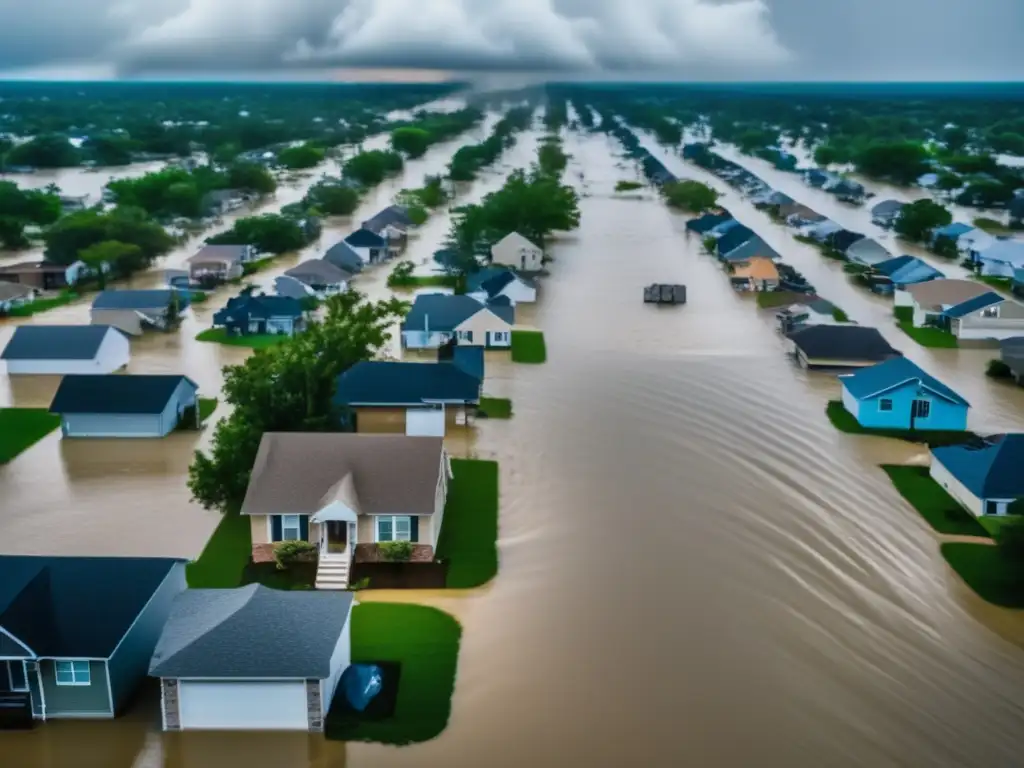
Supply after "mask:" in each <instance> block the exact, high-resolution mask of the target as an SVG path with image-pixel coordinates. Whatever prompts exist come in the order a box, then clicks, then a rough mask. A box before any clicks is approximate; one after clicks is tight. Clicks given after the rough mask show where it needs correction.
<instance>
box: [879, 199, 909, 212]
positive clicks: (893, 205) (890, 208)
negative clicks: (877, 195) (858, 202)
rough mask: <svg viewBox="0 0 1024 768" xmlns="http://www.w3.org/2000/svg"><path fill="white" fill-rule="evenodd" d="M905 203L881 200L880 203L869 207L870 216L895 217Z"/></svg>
mask: <svg viewBox="0 0 1024 768" xmlns="http://www.w3.org/2000/svg"><path fill="white" fill-rule="evenodd" d="M904 205H906V203H901V202H900V201H899V200H883V201H882V202H880V203H876V204H875V205H873V206H871V215H872V216H895V215H896V214H897V213H899V212H900V211H901V210H903V206H904Z"/></svg>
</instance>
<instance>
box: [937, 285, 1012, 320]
mask: <svg viewBox="0 0 1024 768" xmlns="http://www.w3.org/2000/svg"><path fill="white" fill-rule="evenodd" d="M1004 301H1006V299H1005V298H1003V297H1002V296H1000V295H999V294H998V293H996V292H995V291H989V292H988V293H983V294H981V295H980V296H975V297H974V298H973V299H968V300H967V301H963V302H961V303H959V304H955V305H954V306H952V307H950V308H949V309H947V310H945V311H944V312H943V313H942V314H943V315H945V316H946V317H965V316H967V315H969V314H971V313H972V312H977V311H978V310H979V309H984V308H985V307H992V306H995V305H996V304H1002V303H1003V302H1004Z"/></svg>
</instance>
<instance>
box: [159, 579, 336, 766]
mask: <svg viewBox="0 0 1024 768" xmlns="http://www.w3.org/2000/svg"><path fill="white" fill-rule="evenodd" d="M354 603H355V601H354V599H353V595H352V593H351V592H342V591H331V592H313V591H291V592H287V591H283V590H277V589H271V588H269V587H264V586H263V585H261V584H249V585H248V586H245V587H239V588H237V589H189V590H186V591H185V592H182V593H181V594H179V595H178V596H177V597H176V598H175V600H174V602H173V604H172V605H171V611H170V616H169V617H168V619H167V623H166V624H165V625H164V628H163V632H162V633H161V635H160V639H159V642H158V643H157V645H156V649H155V650H154V652H153V656H152V659H151V661H150V663H149V674H150V676H152V677H156V678H159V679H160V712H161V720H162V725H163V730H165V731H189V730H219V731H225V730H260V731H313V732H319V731H323V728H324V718H325V717H326V716H327V711H328V710H329V709H330V707H331V701H332V700H333V699H334V693H335V691H336V690H337V687H338V682H339V681H340V680H341V675H342V673H343V672H344V671H345V670H346V669H347V668H348V667H349V665H350V664H351V658H352V647H351V646H352V641H351V633H352V606H353V605H354ZM228 762H230V759H228Z"/></svg>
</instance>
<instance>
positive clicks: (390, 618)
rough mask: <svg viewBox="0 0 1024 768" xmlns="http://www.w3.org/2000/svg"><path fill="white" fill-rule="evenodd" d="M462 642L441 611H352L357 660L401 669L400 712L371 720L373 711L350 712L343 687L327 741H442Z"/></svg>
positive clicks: (372, 607) (389, 607) (384, 607)
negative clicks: (393, 665) (389, 664)
mask: <svg viewBox="0 0 1024 768" xmlns="http://www.w3.org/2000/svg"><path fill="white" fill-rule="evenodd" d="M461 640H462V627H460V626H459V622H457V621H456V620H455V619H454V618H453V617H451V616H449V615H448V614H447V613H444V612H443V611H439V610H437V609H436V608H428V607H427V606H423V605H399V604H394V603H363V604H361V605H357V606H356V607H355V608H353V609H352V661H353V663H357V664H358V663H363V664H370V663H374V662H392V663H397V664H398V665H400V670H401V673H400V678H399V684H398V695H397V700H396V703H395V711H394V713H393V714H392V715H391V716H390V717H387V718H385V719H380V720H374V719H370V718H371V715H370V713H369V712H366V713H359V712H355V711H353V710H352V709H350V708H348V707H346V706H345V700H344V694H342V693H341V689H340V688H339V689H338V695H337V696H336V697H335V699H334V701H333V702H332V703H331V709H330V711H329V712H328V714H327V718H326V720H325V722H324V736H325V737H326V738H328V739H334V740H342V741H375V742H380V743H383V744H395V745H403V744H414V743H417V742H423V741H429V740H430V739H433V738H436V737H437V736H439V735H440V734H441V732H442V731H444V729H445V728H446V727H447V725H448V719H449V717H450V716H451V711H452V693H453V692H454V690H455V672H456V670H457V667H458V661H459V643H460V642H461ZM371 708H372V704H371Z"/></svg>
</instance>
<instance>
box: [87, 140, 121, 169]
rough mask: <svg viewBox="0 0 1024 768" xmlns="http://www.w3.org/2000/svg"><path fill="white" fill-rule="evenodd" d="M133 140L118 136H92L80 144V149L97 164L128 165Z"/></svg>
mask: <svg viewBox="0 0 1024 768" xmlns="http://www.w3.org/2000/svg"><path fill="white" fill-rule="evenodd" d="M133 146H134V142H132V141H131V140H130V139H127V138H121V137H118V136H93V137H91V138H89V139H88V140H87V141H86V142H84V143H83V144H82V149H83V150H85V151H86V153H87V154H88V155H89V156H90V157H91V158H92V159H93V160H95V161H96V164H97V165H103V166H115V165H128V164H129V163H131V161H132V149H133Z"/></svg>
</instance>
